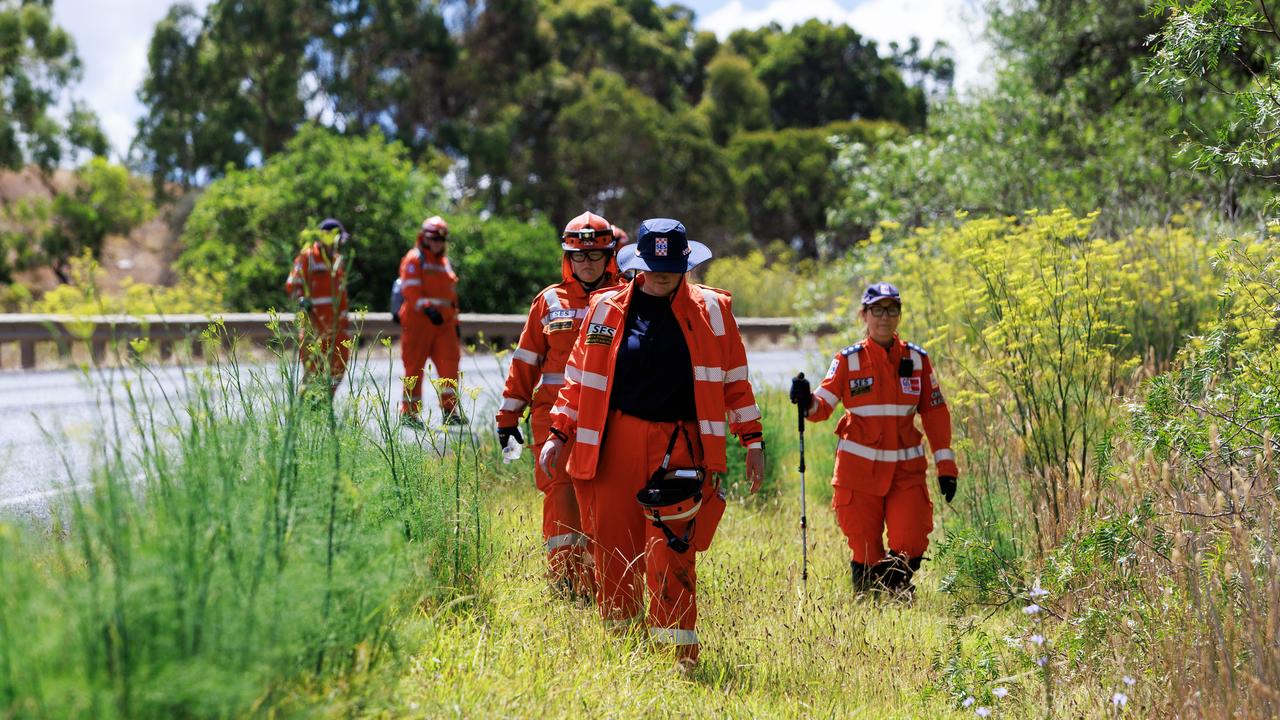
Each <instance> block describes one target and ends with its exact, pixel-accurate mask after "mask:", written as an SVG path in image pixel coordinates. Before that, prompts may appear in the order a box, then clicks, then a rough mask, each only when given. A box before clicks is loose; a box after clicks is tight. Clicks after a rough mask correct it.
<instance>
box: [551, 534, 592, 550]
mask: <svg viewBox="0 0 1280 720" xmlns="http://www.w3.org/2000/svg"><path fill="white" fill-rule="evenodd" d="M542 545H543V547H545V548H546V549H547V552H551V551H552V550H559V549H560V548H562V547H586V546H587V536H586V535H582V534H581V533H576V532H570V533H565V534H563V535H552V536H551V537H549V538H547V541H546V542H545V543H543V544H542Z"/></svg>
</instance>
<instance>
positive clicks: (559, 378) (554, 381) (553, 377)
mask: <svg viewBox="0 0 1280 720" xmlns="http://www.w3.org/2000/svg"><path fill="white" fill-rule="evenodd" d="M542 384H543V385H563V384H564V373H542Z"/></svg>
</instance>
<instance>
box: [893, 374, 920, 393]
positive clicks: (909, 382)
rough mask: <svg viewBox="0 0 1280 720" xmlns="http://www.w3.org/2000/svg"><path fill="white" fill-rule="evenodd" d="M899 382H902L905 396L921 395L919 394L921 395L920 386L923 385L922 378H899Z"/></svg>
mask: <svg viewBox="0 0 1280 720" xmlns="http://www.w3.org/2000/svg"><path fill="white" fill-rule="evenodd" d="M898 380H900V381H901V382H902V392H903V393H905V394H907V395H919V394H920V384H921V383H920V378H918V377H904V378H898Z"/></svg>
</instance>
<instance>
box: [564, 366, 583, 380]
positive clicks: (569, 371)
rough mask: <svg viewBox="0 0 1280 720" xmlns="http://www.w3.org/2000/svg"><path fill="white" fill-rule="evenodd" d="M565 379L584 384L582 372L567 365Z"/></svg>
mask: <svg viewBox="0 0 1280 720" xmlns="http://www.w3.org/2000/svg"><path fill="white" fill-rule="evenodd" d="M564 377H565V379H566V380H572V381H574V382H582V371H581V370H579V369H578V368H576V367H574V366H573V365H565V366H564Z"/></svg>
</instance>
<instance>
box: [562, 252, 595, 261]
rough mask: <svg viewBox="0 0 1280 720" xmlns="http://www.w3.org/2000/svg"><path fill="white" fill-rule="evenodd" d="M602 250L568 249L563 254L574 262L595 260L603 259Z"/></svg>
mask: <svg viewBox="0 0 1280 720" xmlns="http://www.w3.org/2000/svg"><path fill="white" fill-rule="evenodd" d="M604 254H605V251H604V250H570V251H569V252H566V253H565V255H568V256H569V259H570V260H572V261H574V262H596V261H598V260H603V259H604Z"/></svg>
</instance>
